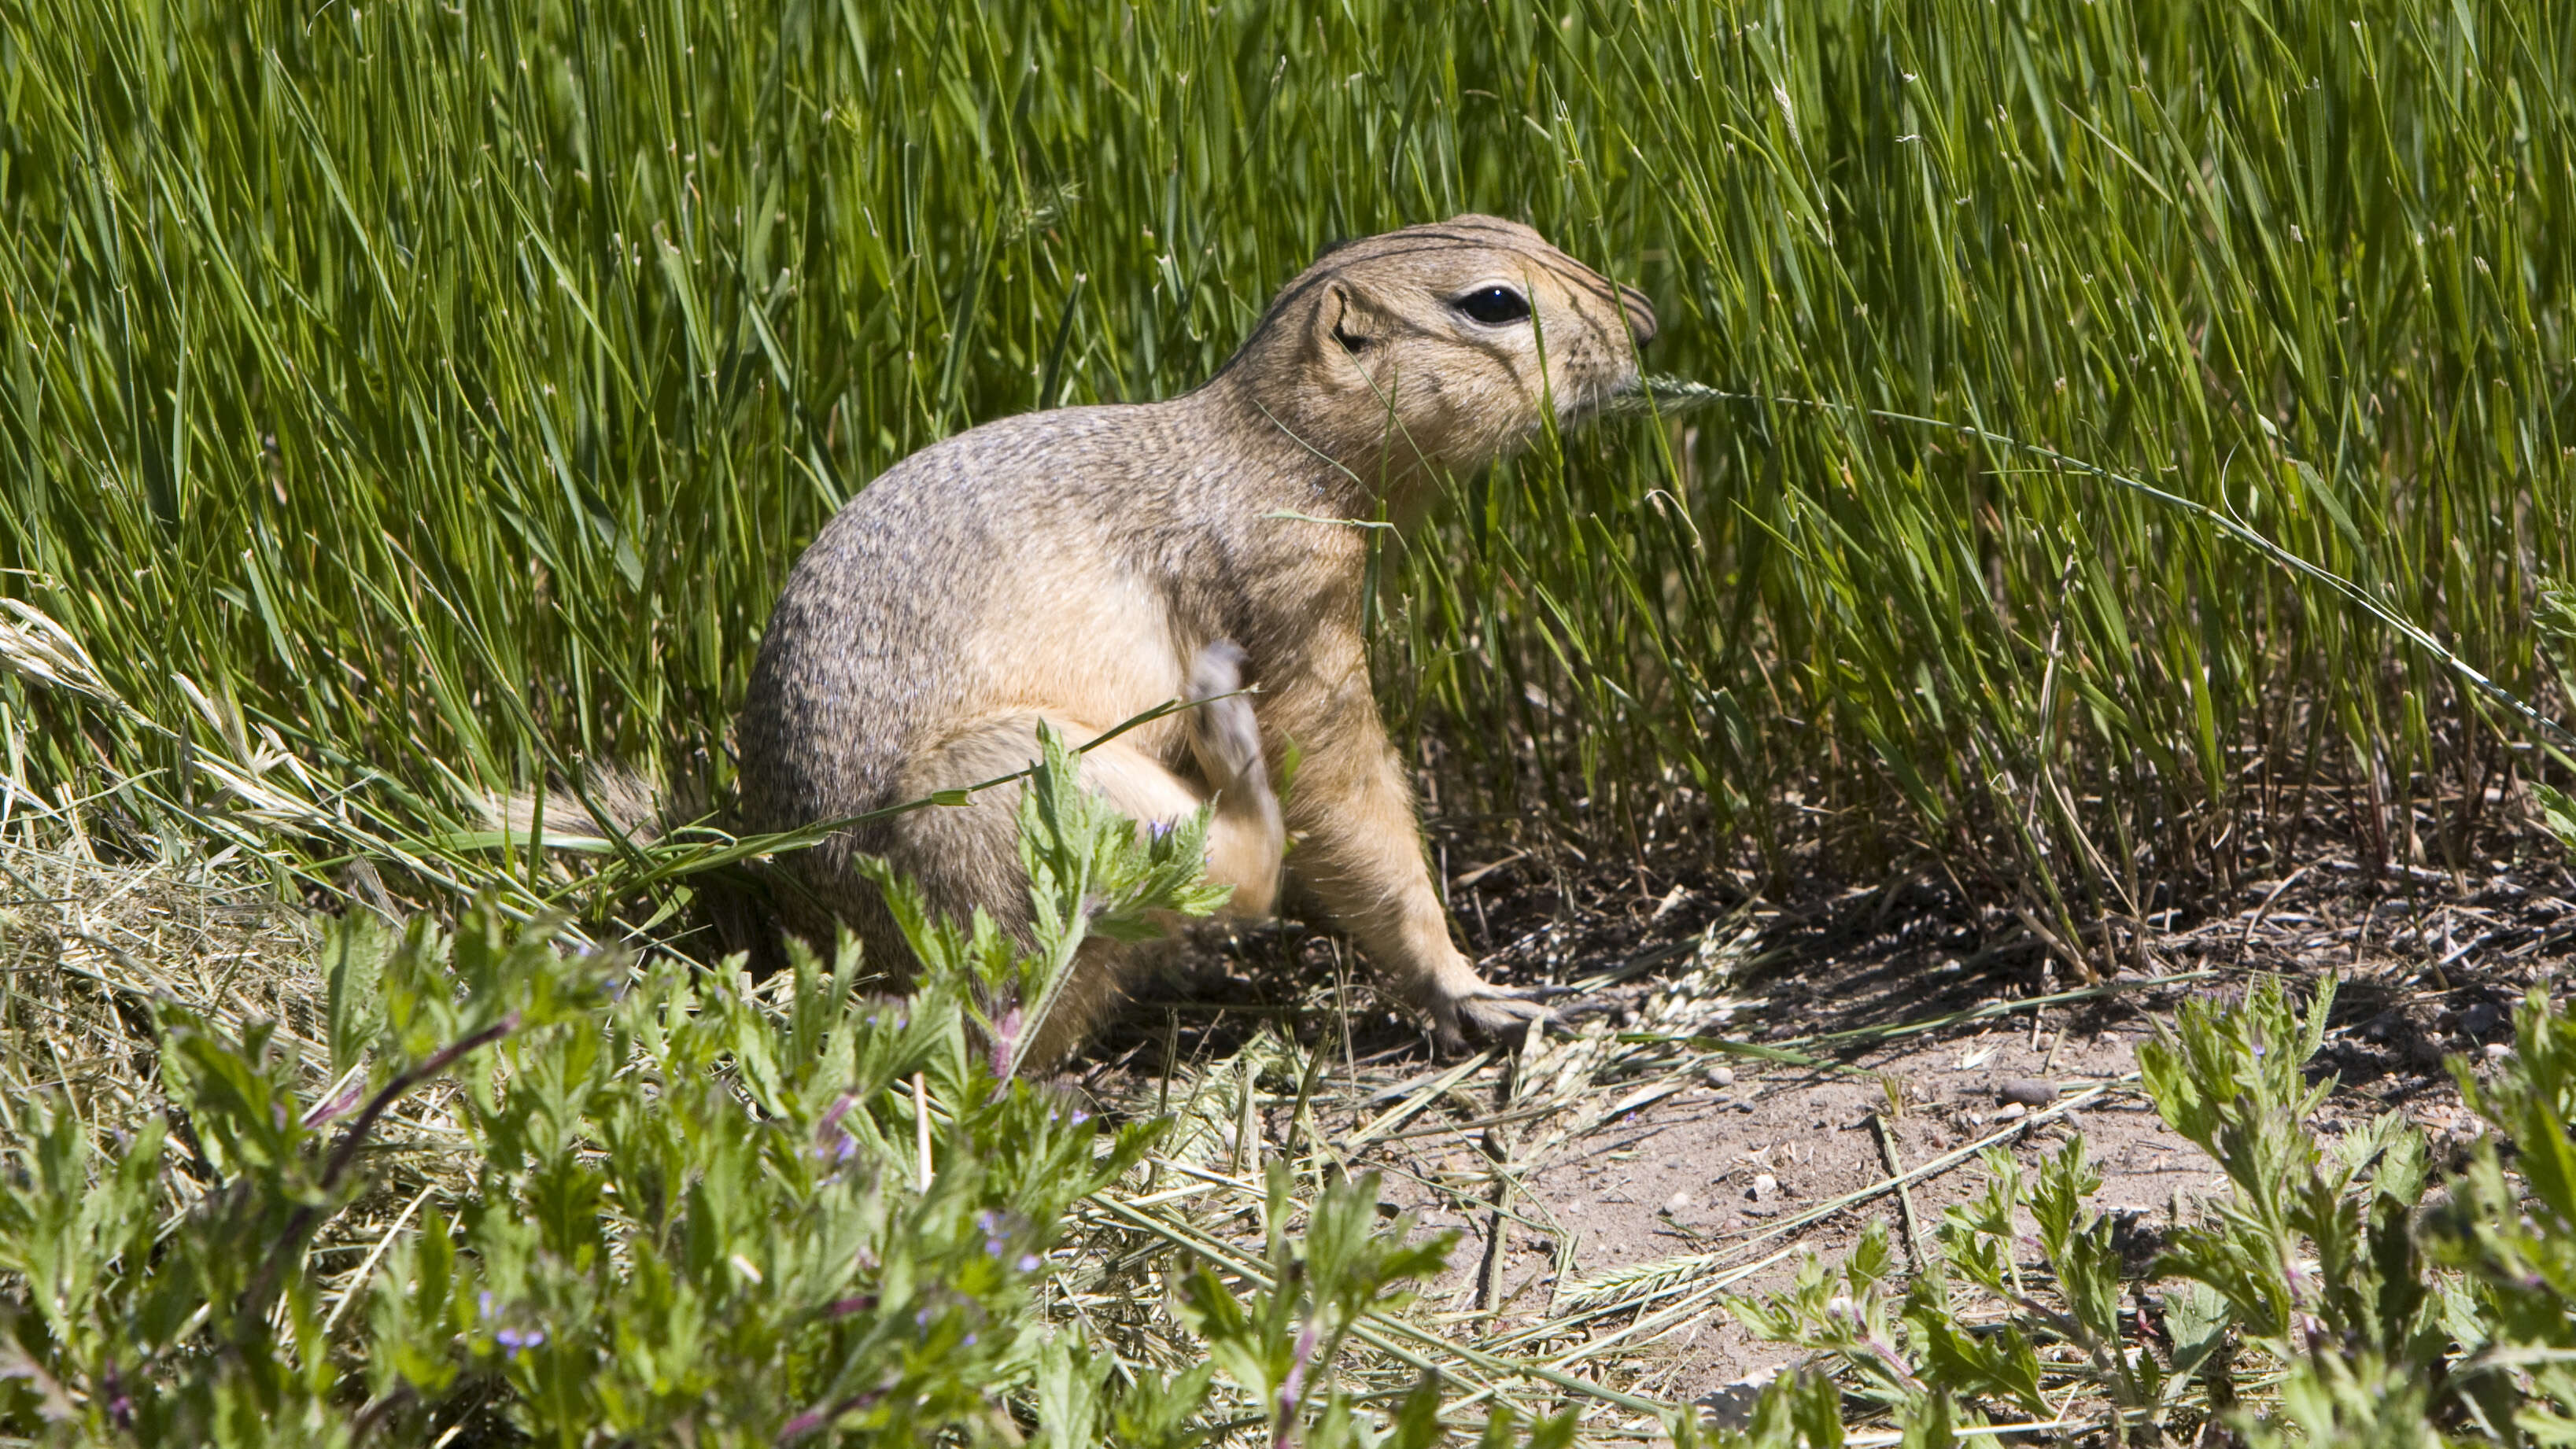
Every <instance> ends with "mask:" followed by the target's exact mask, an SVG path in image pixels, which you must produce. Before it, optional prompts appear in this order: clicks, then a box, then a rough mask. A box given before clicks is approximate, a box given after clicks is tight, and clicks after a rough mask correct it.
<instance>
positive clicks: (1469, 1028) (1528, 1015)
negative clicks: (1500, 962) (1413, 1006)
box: [1431, 986, 1556, 1056]
mask: <svg viewBox="0 0 2576 1449" xmlns="http://www.w3.org/2000/svg"><path fill="white" fill-rule="evenodd" d="M1547 994H1552V993H1547V992H1545V991H1543V990H1531V991H1513V990H1507V989H1505V988H1503V987H1499V986H1486V987H1483V988H1482V989H1480V990H1478V991H1476V992H1473V993H1469V994H1461V995H1458V996H1453V997H1449V998H1447V999H1446V1000H1443V1001H1439V1002H1436V1003H1434V1004H1433V1005H1432V1008H1431V1038H1432V1041H1433V1043H1434V1044H1435V1045H1437V1046H1438V1047H1439V1049H1440V1054H1441V1055H1442V1056H1458V1055H1460V1054H1462V1053H1464V1052H1465V1051H1466V1050H1467V1049H1468V1047H1469V1045H1470V1044H1472V1043H1482V1044H1485V1045H1489V1046H1496V1047H1501V1048H1503V1049H1505V1050H1507V1051H1516V1050H1518V1049H1519V1048H1520V1045H1521V1042H1522V1040H1523V1039H1524V1038H1526V1037H1527V1036H1528V1035H1529V1029H1530V1027H1531V1025H1532V1024H1533V1023H1536V1022H1543V1021H1554V1020H1555V1019H1556V1018H1555V1016H1554V1014H1552V1013H1551V1012H1549V1011H1548V1009H1547V1008H1546V1007H1545V1006H1543V1005H1541V1004H1540V1001H1539V998H1540V997H1541V996H1542V995H1547Z"/></svg>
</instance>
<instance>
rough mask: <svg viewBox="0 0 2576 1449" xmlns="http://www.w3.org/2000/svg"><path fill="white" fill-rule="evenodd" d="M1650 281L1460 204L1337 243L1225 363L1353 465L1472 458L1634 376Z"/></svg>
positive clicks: (1573, 414) (1649, 326)
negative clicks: (1454, 210) (1640, 282)
mask: <svg viewBox="0 0 2576 1449" xmlns="http://www.w3.org/2000/svg"><path fill="white" fill-rule="evenodd" d="M1654 335H1655V313H1654V309H1653V307H1651V306H1650V305H1649V304H1648V303H1647V301H1646V297H1645V294H1644V293H1642V292H1639V291H1638V290H1637V289H1636V288H1634V287H1623V286H1620V285H1618V284H1617V283H1614V282H1612V281H1610V280H1609V279H1607V278H1605V277H1603V276H1602V275H1601V274H1600V273H1598V272H1595V271H1593V270H1592V269H1591V268H1589V267H1586V266H1584V265H1583V264H1582V263H1581V262H1578V261H1576V260H1574V258H1572V257H1569V256H1567V255H1566V254H1565V253H1563V252H1561V251H1558V250H1557V249H1556V248H1554V247H1552V246H1549V245H1548V244H1547V243H1546V242H1545V241H1543V240H1541V239H1540V238H1539V234H1538V233H1537V232H1535V231H1532V230H1530V229H1529V228H1528V227H1526V226H1523V225H1521V224H1520V223H1518V222H1513V221H1504V220H1501V219H1499V218H1496V217H1490V216H1457V217H1452V218H1450V219H1449V220H1447V221H1443V222H1433V223H1430V224H1428V225H1424V226H1409V227H1406V228H1404V229H1403V230H1401V231H1391V232H1387V233H1385V234H1383V235H1380V236H1373V237H1368V238H1365V239H1363V240H1360V241H1354V242H1349V243H1346V244H1344V245H1341V246H1338V247H1334V248H1333V249H1331V250H1329V251H1327V252H1326V253H1325V254H1324V255H1323V256H1322V257H1320V258H1318V259H1317V260H1316V262H1315V264H1314V265H1313V266H1311V267H1308V268H1307V269H1306V270H1305V271H1304V272H1303V273H1300V274H1299V275H1298V277H1297V279H1296V280H1295V281H1292V282H1290V283H1289V284H1288V285H1287V287H1285V288H1284V289H1282V290H1281V292H1280V294H1279V297H1278V299H1277V300H1276V301H1274V302H1272V303H1271V304H1270V311H1269V313H1268V314H1267V315H1266V316H1264V317H1263V318H1262V321H1261V325H1260V326H1259V327H1258V328H1257V329H1255V330H1254V332H1253V335H1252V337H1251V338H1250V339H1249V340H1247V341H1246V342H1245V343H1244V346H1243V350H1242V352H1241V353H1239V354H1238V355H1237V356H1236V358H1235V361H1234V362H1233V363H1231V364H1229V365H1228V368H1227V371H1228V372H1229V373H1234V374H1236V375H1237V376H1238V377H1239V378H1240V379H1241V381H1242V383H1243V385H1244V386H1245V387H1246V389H1247V390H1248V391H1249V392H1250V394H1251V396H1252V398H1253V400H1254V401H1255V402H1256V403H1257V404H1259V405H1260V406H1261V407H1262V409H1263V410H1264V411H1265V412H1267V413H1268V414H1269V415H1270V416H1271V418H1272V419H1273V420H1275V421H1276V422H1277V423H1278V424H1279V425H1280V426H1281V427H1283V428H1285V429H1287V430H1288V431H1289V432H1291V433H1292V434H1294V435H1295V436H1296V437H1297V438H1298V440H1299V441H1300V442H1302V443H1304V444H1305V445H1306V446H1308V447H1310V448H1313V449H1315V450H1316V451H1318V452H1320V453H1322V454H1324V455H1326V456H1328V457H1330V458H1332V459H1333V460H1334V461H1335V462H1337V463H1340V464H1341V465H1343V466H1344V467H1347V468H1350V469H1352V470H1353V471H1354V472H1366V471H1369V470H1375V471H1377V472H1378V473H1380V474H1381V475H1384V474H1388V473H1401V474H1416V473H1420V472H1425V471H1433V470H1459V469H1468V468H1474V467H1477V466H1480V465H1482V464H1484V463H1486V462H1488V461H1491V460H1492V459H1494V458H1497V457H1500V456H1502V455H1503V454H1506V453H1508V452H1510V451H1512V450H1513V449H1515V448H1517V447H1519V446H1521V445H1522V444H1523V443H1525V442H1527V441H1528V440H1529V439H1530V438H1532V437H1533V436H1535V435H1536V434H1537V433H1538V431H1539V429H1540V427H1541V424H1542V422H1543V421H1544V419H1545V417H1546V415H1547V414H1548V413H1549V411H1550V410H1553V412H1554V414H1555V416H1556V418H1557V420H1558V421H1559V422H1560V423H1572V422H1575V421H1577V420H1579V419H1581V418H1583V417H1584V416H1586V415H1588V414H1590V413H1591V412H1593V411H1595V410H1597V409H1598V408H1599V407H1600V406H1601V405H1602V404H1603V403H1605V402H1607V401H1609V400H1610V399H1611V398H1612V397H1614V396H1616V395H1618V394H1619V393H1621V392H1623V391H1625V390H1627V389H1629V388H1631V387H1634V386H1635V385H1636V382H1637V349H1638V348H1639V347H1641V346H1643V345H1644V344H1645V343H1647V342H1649V341H1651V340H1653V338H1654Z"/></svg>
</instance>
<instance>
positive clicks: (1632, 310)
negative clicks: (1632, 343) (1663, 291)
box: [1619, 286, 1655, 347]
mask: <svg viewBox="0 0 2576 1449" xmlns="http://www.w3.org/2000/svg"><path fill="white" fill-rule="evenodd" d="M1619 310H1620V311H1621V312H1623V313H1625V314H1626V315H1627V318H1628V332H1629V334H1630V335H1631V336H1633V337H1635V338H1636V339H1637V345H1638V346H1639V347H1643V346H1645V345H1646V344H1647V343H1649V342H1652V341H1654V340H1655V304H1654V303H1652V302H1649V301H1647V300H1646V294H1645V293H1643V292H1640V291H1638V290H1637V289H1636V288H1634V287H1626V286H1623V287H1621V288H1620V289H1619Z"/></svg>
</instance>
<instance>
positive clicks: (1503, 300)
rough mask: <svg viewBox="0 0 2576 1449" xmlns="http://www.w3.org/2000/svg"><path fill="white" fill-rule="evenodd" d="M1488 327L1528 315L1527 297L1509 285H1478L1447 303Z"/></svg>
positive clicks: (1516, 320) (1518, 319) (1497, 325)
mask: <svg viewBox="0 0 2576 1449" xmlns="http://www.w3.org/2000/svg"><path fill="white" fill-rule="evenodd" d="M1449 305H1450V306H1452V307H1455V308H1457V309H1458V310H1459V311H1461V312H1464V313H1465V314H1467V316H1468V317H1470V318H1472V319H1473V320H1475V321H1478V322H1482V323H1484V324H1485V325H1486V326H1488V327H1500V326H1502V325H1503V324H1504V323H1506V322H1518V321H1520V320H1522V319H1523V318H1525V317H1527V316H1529V314H1530V308H1529V299H1528V298H1526V297H1523V296H1522V295H1521V294H1520V293H1518V292H1515V291H1513V290H1512V289H1511V288H1509V287H1480V288H1478V289H1477V290H1475V291H1473V292H1469V293H1468V294H1467V295H1466V296H1463V297H1460V298H1459V299H1457V300H1456V301H1454V302H1451V303H1450V304H1449Z"/></svg>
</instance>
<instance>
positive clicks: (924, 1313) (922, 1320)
mask: <svg viewBox="0 0 2576 1449" xmlns="http://www.w3.org/2000/svg"><path fill="white" fill-rule="evenodd" d="M912 1326H913V1327H915V1328H928V1327H929V1326H930V1310H929V1309H927V1308H925V1309H923V1310H921V1311H920V1312H919V1313H916V1314H914V1315H912Z"/></svg>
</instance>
